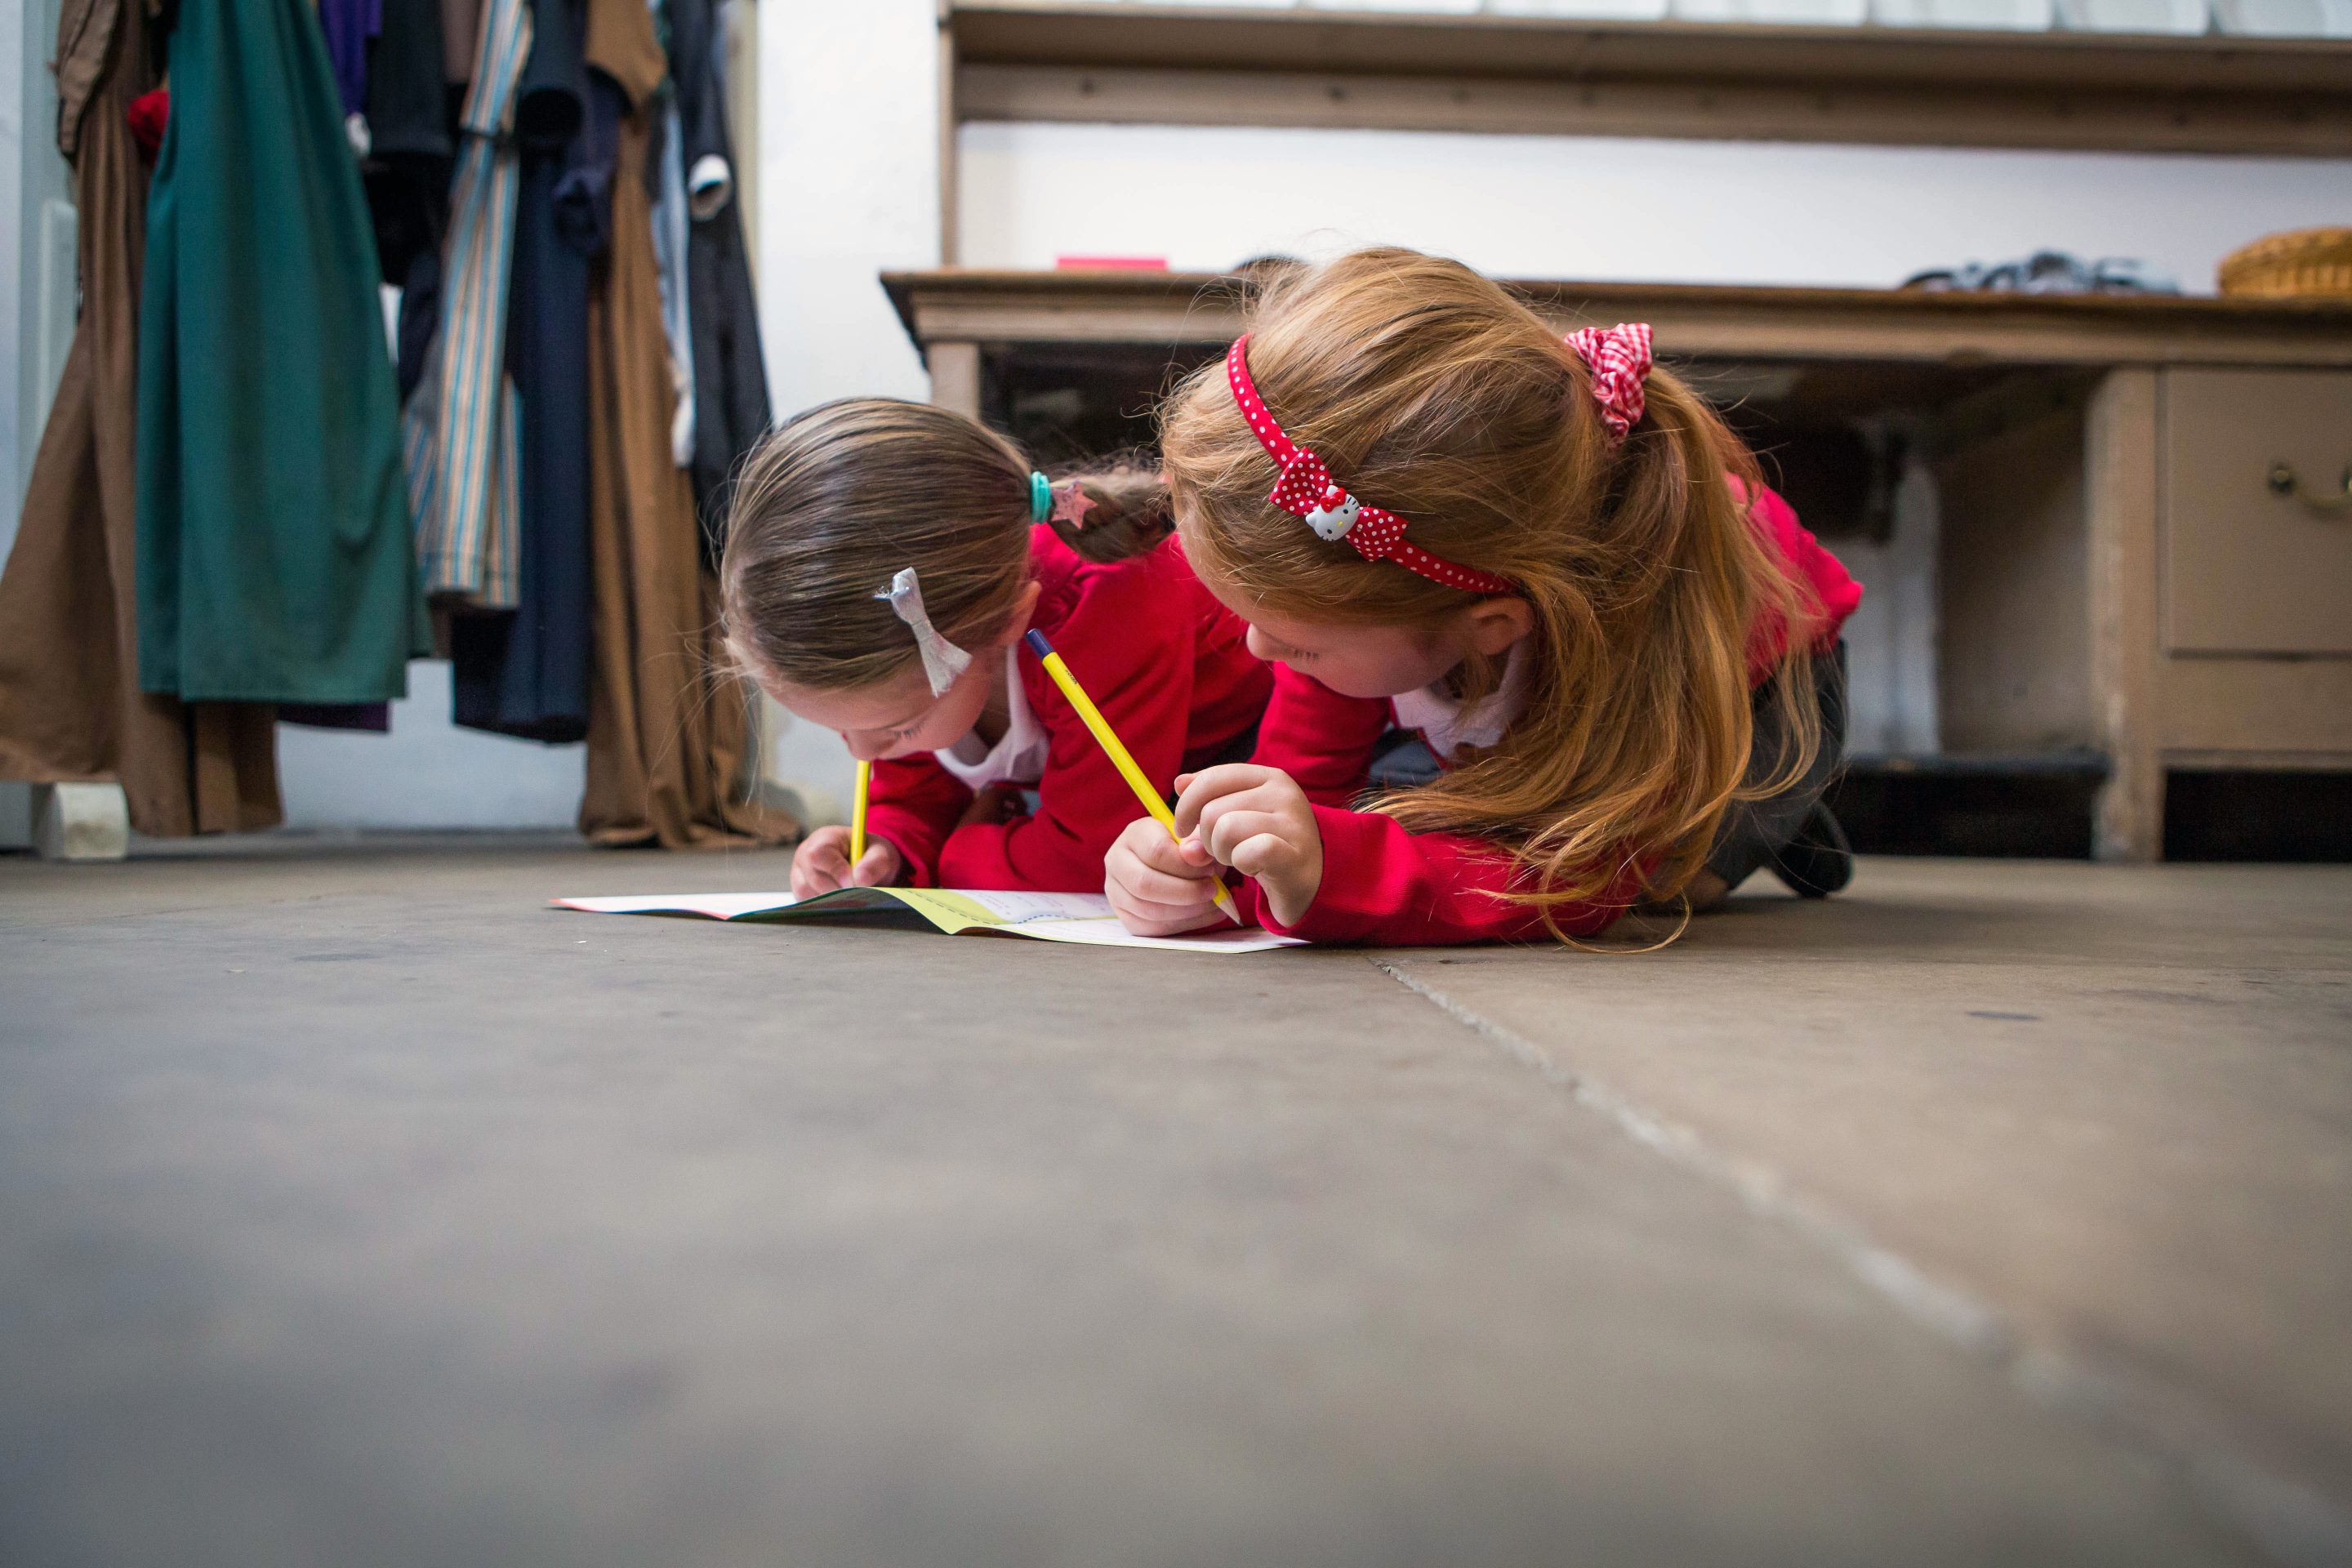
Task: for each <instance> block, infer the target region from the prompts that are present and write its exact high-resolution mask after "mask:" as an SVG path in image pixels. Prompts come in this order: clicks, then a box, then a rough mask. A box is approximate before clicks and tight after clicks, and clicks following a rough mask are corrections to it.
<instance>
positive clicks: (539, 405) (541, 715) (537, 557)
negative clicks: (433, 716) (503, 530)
mask: <svg viewBox="0 0 2352 1568" xmlns="http://www.w3.org/2000/svg"><path fill="white" fill-rule="evenodd" d="M532 17H533V26H532V33H531V49H530V62H529V64H528V65H526V66H525V68H524V70H523V79H522V88H521V91H520V97H519V99H518V101H517V104H516V109H515V134H516V139H517V141H518V142H520V149H521V155H522V181H521V188H520V194H519V195H517V197H516V203H515V242H514V262H513V269H512V278H511V281H510V284H509V294H508V302H507V312H508V317H507V366H508V369H509V372H510V374H512V375H513V377H514V384H515V388H516V391H517V392H518V393H519V394H520V397H521V399H522V445H521V458H522V462H521V471H522V485H521V492H522V497H521V499H522V508H521V516H520V524H521V533H520V540H521V549H520V563H519V565H520V571H519V573H518V574H517V579H516V581H517V587H518V592H519V597H520V602H519V603H518V605H517V606H516V608H515V609H514V610H512V611H509V612H503V613H494V614H467V615H459V616H454V617H452V619H451V623H450V629H449V639H450V640H449V650H450V659H451V667H452V668H451V677H452V685H453V698H454V700H453V717H454V718H455V719H456V721H457V722H458V723H459V724H462V725H465V726H467V728H469V729H477V730H489V731H497V732H499V733H501V734H508V735H516V736H520V737H521V738H523V739H526V740H533V741H546V742H562V741H578V740H582V739H584V738H585V737H586V735H587V733H588V669H589V659H590V650H589V632H590V628H591V626H592V624H593V618H594V613H595V608H594V593H593V588H592V585H591V582H590V575H589V557H590V551H591V544H590V536H589V528H588V285H589V269H590V264H591V255H592V252H593V249H594V248H597V245H596V235H597V231H596V230H595V229H594V228H593V226H590V227H589V228H588V229H587V230H586V231H585V232H584V233H583V234H579V235H574V234H572V233H570V232H567V230H566V228H565V226H564V225H563V223H562V217H561V215H560V214H559V211H558V205H557V195H558V191H559V188H560V186H561V185H562V181H563V179H564V176H565V175H566V174H569V173H571V171H572V167H573V166H574V164H575V163H577V162H578V161H579V160H580V159H581V158H583V157H585V156H587V155H588V153H587V152H586V148H587V146H588V143H589V142H590V140H591V139H590V137H589V135H588V133H587V128H586V115H587V101H588V96H589V93H588V81H587V68H586V65H585V63H584V60H583V54H582V47H583V41H582V37H581V26H582V18H581V16H580V15H579V0H534V4H533V7H532ZM605 118H606V122H607V125H608V126H609V127H610V130H609V132H607V133H606V134H604V136H603V137H602V138H601V139H599V142H600V144H602V145H607V146H609V145H610V144H611V143H612V142H613V133H614V132H617V130H618V124H617V120H616V119H615V118H614V115H613V114H610V113H608V114H607V115H606V117H605ZM583 239H584V240H585V241H586V242H587V243H586V244H583V243H581V241H582V240H583Z"/></svg>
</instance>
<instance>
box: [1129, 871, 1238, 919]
mask: <svg viewBox="0 0 2352 1568" xmlns="http://www.w3.org/2000/svg"><path fill="white" fill-rule="evenodd" d="M1121 886H1123V887H1125V888H1126V889H1127V890H1128V891H1129V893H1131V894H1133V895H1135V897H1137V898H1139V899H1141V900H1146V901H1148V902H1150V903H1155V904H1165V905H1167V906H1168V907H1169V908H1171V909H1198V908H1199V907H1200V906H1201V905H1202V904H1205V903H1209V902H1211V901H1212V900H1214V899H1215V897H1216V895H1215V894H1214V893H1213V892H1212V891H1211V890H1210V889H1211V887H1212V886H1213V884H1212V883H1211V882H1210V881H1209V880H1208V879H1207V878H1205V877H1171V876H1170V875H1169V874H1168V873H1167V872H1165V871H1155V870H1153V869H1152V868H1150V867H1149V866H1146V865H1144V864H1143V863H1142V862H1141V861H1137V862H1136V863H1135V864H1134V865H1133V866H1131V867H1129V868H1128V871H1127V875H1126V876H1125V877H1124V878H1122V879H1121Z"/></svg>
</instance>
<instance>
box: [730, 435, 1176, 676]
mask: <svg viewBox="0 0 2352 1568" xmlns="http://www.w3.org/2000/svg"><path fill="white" fill-rule="evenodd" d="M1029 475H1030V464H1029V459H1028V458H1027V457H1026V456H1025V455H1024V453H1023V452H1022V450H1021V448H1020V447H1017V446H1015V445H1013V442H1011V441H1009V440H1007V439H1006V438H1005V437H1003V436H1000V435H998V434H996V433H995V432H994V431H992V430H990V429H989V428H987V427H986V426H983V425H982V424H980V423H979V422H978V421H977V420H973V419H968V418H966V417H964V416H962V415H961V414H955V413H951V412H950V411H949V410H947V409H944V408H936V407H933V406H931V405H929V404H921V403H905V402H900V401H898V400H897V399H894V398H882V397H856V398H845V399H844V400H842V401H840V402H835V403H826V404H821V405H818V406H817V407H814V408H812V409H810V410H808V411H807V412H806V413H804V414H802V415H799V416H796V417H794V418H793V419H792V420H790V421H788V422H787V423H785V424H784V425H783V426H781V427H779V428H778V429H777V430H775V431H774V432H772V434H770V435H769V436H768V437H766V438H765V439H763V440H762V441H761V443H760V445H759V447H757V448H755V449H754V450H753V452H752V454H751V458H749V459H748V461H747V462H746V463H745V465H744V468H743V472H742V476H741V478H740V479H738V480H737V482H736V486H735V493H734V499H733V501H732V503H731V506H730V512H729V521H728V530H727V555H726V559H725V561H724V562H723V563H721V565H720V567H719V582H720V587H721V591H722V595H723V599H722V602H723V606H724V609H723V613H724V615H725V617H726V627H727V637H728V641H729V643H730V646H731V647H732V648H733V649H734V652H735V657H736V658H737V660H738V661H739V662H740V663H741V664H742V665H743V666H744V667H745V668H747V669H748V670H749V671H750V672H751V674H753V675H754V676H758V675H762V674H766V675H772V676H775V677H778V678H781V679H784V680H787V681H790V682H792V683H793V685H796V686H804V687H810V688H815V689H828V690H851V689H859V688H863V687H868V686H873V685H877V684H878V683H881V682H884V681H887V680H892V679H897V678H898V676H899V675H900V674H901V672H903V671H905V670H906V669H908V668H912V667H913V666H915V665H916V664H917V663H918V662H919V657H920V656H919V653H918V651H917V649H916V646H915V637H914V634H913V632H911V631H910V630H908V627H907V626H906V624H905V623H904V622H902V621H900V620H899V619H898V616H897V615H896V614H895V613H894V612H893V611H892V610H891V608H890V605H889V604H888V602H887V600H884V599H879V598H877V597H876V595H877V594H879V593H881V592H883V591H884V590H885V589H887V587H888V586H889V584H890V580H891V578H892V577H893V576H895V575H896V574H898V572H900V571H902V570H903V569H905V568H907V567H909V566H911V567H913V568H915V570H916V573H917V574H918V575H919V577H920V578H921V580H922V586H923V603H924V607H925V609H926V610H927V611H928V613H929V616H930V617H931V623H932V625H934V626H937V627H938V628H939V630H940V635H941V636H943V637H946V638H947V639H948V640H949V641H950V642H952V643H954V644H956V645H957V646H958V647H965V648H977V647H986V646H988V645H989V644H991V643H992V642H995V641H997V640H999V639H1001V638H1002V637H1004V636H1005V635H1006V633H1007V632H1008V630H1013V629H1017V628H1012V627H1010V626H1009V625H1008V623H1009V622H1010V620H1011V618H1012V616H1013V611H1014V609H1015V608H1016V606H1017V605H1019V603H1020V599H1021V592H1022V590H1023V589H1024V587H1026V586H1027V585H1028V583H1029V576H1030V573H1029V527H1030V497H1031V488H1032V487H1031V481H1030V478H1029ZM1067 479H1077V480H1078V482H1079V483H1080V484H1081V485H1082V486H1083V487H1084V489H1085V491H1086V494H1087V498H1088V499H1089V500H1092V501H1093V502H1094V503H1095V504H1094V506H1093V507H1092V508H1090V509H1089V510H1087V514H1086V524H1085V526H1084V527H1083V528H1080V527H1076V526H1074V525H1072V524H1069V523H1065V522H1055V524H1053V527H1054V530H1055V532H1056V533H1057V534H1059V535H1060V536H1061V537H1062V539H1063V540H1064V541H1065V542H1067V543H1068V544H1069V545H1070V547H1071V548H1072V549H1073V550H1076V552H1078V554H1079V555H1081V556H1083V557H1084V558H1086V559H1087V560H1089V561H1098V562H1109V561H1118V560H1123V559H1125V558H1126V557H1128V556H1129V555H1135V554H1139V553H1141V552H1144V551H1147V550H1150V549H1151V548H1152V547H1153V546H1154V545H1157V544H1158V543H1159V542H1160V541H1161V540H1163V539H1165V538H1166V537H1167V536H1168V533H1169V531H1170V529H1171V526H1172V519H1171V513H1170V510H1169V505H1168V491H1167V487H1166V486H1165V485H1164V484H1162V483H1161V482H1160V477H1159V474H1158V472H1157V470H1156V468H1153V467H1152V466H1150V465H1149V464H1145V463H1141V462H1138V461H1135V460H1132V459H1113V460H1111V461H1108V462H1106V463H1103V464H1099V465H1097V466H1094V467H1091V468H1087V469H1085V470H1083V471H1081V472H1078V473H1075V474H1072V475H1068V476H1066V478H1065V481H1064V482H1067Z"/></svg>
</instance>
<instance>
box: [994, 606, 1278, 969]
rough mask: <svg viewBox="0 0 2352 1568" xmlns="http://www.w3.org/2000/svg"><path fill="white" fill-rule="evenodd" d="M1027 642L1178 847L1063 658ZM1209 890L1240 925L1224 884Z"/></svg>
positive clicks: (1034, 639)
mask: <svg viewBox="0 0 2352 1568" xmlns="http://www.w3.org/2000/svg"><path fill="white" fill-rule="evenodd" d="M1027 641H1028V644H1029V650H1030V651H1031V652H1032V653H1034V654H1035V655H1036V656H1037V661H1038V662H1039V663H1040V664H1043V665H1044V666H1045V673H1046V674H1048V675H1050V676H1052V677H1053V678H1054V684H1055V685H1056V686H1058V687H1060V688H1061V689H1062V695H1063V696H1065V697H1066V698H1068V699H1069V700H1070V706H1071V707H1073V708H1075V709H1076V710H1078V717H1079V718H1081V719H1083V720H1085V721H1087V729H1089V730H1091V731H1094V736H1095V739H1096V741H1097V742H1100V744H1101V746H1102V749H1103V750H1104V751H1105V752H1108V753H1109V754H1110V760H1111V763H1113V765H1115V766H1116V767H1117V768H1118V772H1119V776H1120V777H1122V778H1124V779H1125V780H1127V787H1128V788H1129V789H1131V790H1133V791H1134V792H1135V798H1136V799H1138V800H1139V801H1141V802H1142V803H1143V809H1144V810H1146V811H1148V812H1150V814H1151V815H1152V816H1155V817H1157V818H1159V820H1160V826H1162V827H1164V828H1166V829H1167V830H1168V837H1171V838H1173V839H1175V840H1176V841H1177V842H1178V843H1179V844H1181V843H1182V842H1183V841H1184V839H1183V835H1181V834H1180V833H1178V832H1177V831H1176V814H1175V813H1174V812H1172V811H1171V810H1169V809H1168V803H1167V802H1166V801H1164V800H1162V799H1160V792H1159V791H1158V790H1156V789H1153V788H1152V787H1151V781H1150V779H1148V778H1145V777H1144V776H1143V770H1142V769H1141V768H1139V767H1137V766H1136V765H1135V759H1134V758H1133V757H1132V756H1129V754H1128V750H1127V748H1126V747H1125V746H1123V745H1121V744H1120V743H1119V739H1118V733H1117V732H1116V731H1113V730H1112V729H1111V727H1110V721H1109V720H1108V719H1106V718H1104V717H1103V716H1102V710H1101V709H1099V708H1097V707H1096V706H1095V702H1094V699H1093V698H1091V697H1088V696H1087V689H1086V688H1085V687H1083V686H1080V685H1079V684H1078V678H1077V677H1076V676H1075V675H1072V674H1071V673H1070V667H1069V666H1068V665H1066V664H1064V663H1063V662H1062V656H1061V655H1060V654H1058V653H1055V651H1054V645H1053V644H1052V643H1049V642H1047V641H1046V640H1045V633H1043V632H1034V631H1033V632H1031V633H1030V634H1029V636H1028V638H1027ZM1209 888H1210V890H1211V891H1212V892H1213V894H1214V895H1215V896H1216V900H1217V908H1219V909H1221V910H1224V912H1225V918H1226V919H1228V920H1230V921H1233V922H1234V924H1235V925H1240V924H1241V923H1243V922H1242V913H1241V911H1240V910H1237V909H1235V908H1234V896H1233V894H1231V893H1230V892H1227V891H1226V890H1225V885H1224V883H1223V882H1222V881H1219V880H1216V879H1211V881H1210V883H1209Z"/></svg>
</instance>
